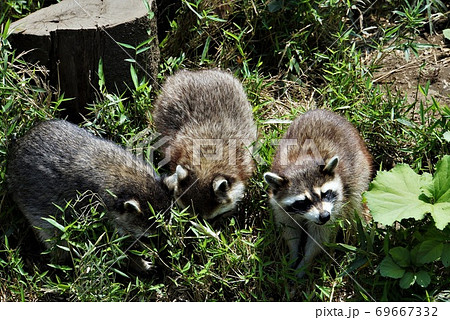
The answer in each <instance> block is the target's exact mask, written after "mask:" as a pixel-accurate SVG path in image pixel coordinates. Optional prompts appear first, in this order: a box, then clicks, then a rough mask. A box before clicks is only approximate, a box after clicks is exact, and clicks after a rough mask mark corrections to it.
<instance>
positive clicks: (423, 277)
mask: <svg viewBox="0 0 450 320" xmlns="http://www.w3.org/2000/svg"><path fill="white" fill-rule="evenodd" d="M416 282H417V284H418V285H419V286H421V287H423V288H425V287H428V285H429V284H430V282H431V278H430V274H429V273H428V272H427V271H425V270H420V271H419V272H417V273H416Z"/></svg>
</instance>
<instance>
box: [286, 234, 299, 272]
mask: <svg viewBox="0 0 450 320" xmlns="http://www.w3.org/2000/svg"><path fill="white" fill-rule="evenodd" d="M283 238H284V239H285V240H286V244H287V246H288V248H289V259H290V262H291V266H292V267H294V266H295V263H296V262H297V261H298V251H299V245H300V238H301V230H299V229H296V228H293V227H291V226H285V227H284V230H283Z"/></svg>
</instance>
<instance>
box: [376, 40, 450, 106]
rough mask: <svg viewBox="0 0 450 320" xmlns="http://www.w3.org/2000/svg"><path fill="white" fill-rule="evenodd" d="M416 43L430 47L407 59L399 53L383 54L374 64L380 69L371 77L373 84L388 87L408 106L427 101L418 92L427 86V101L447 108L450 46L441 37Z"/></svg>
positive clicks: (387, 52) (388, 52) (449, 78)
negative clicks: (402, 98) (405, 100)
mask: <svg viewBox="0 0 450 320" xmlns="http://www.w3.org/2000/svg"><path fill="white" fill-rule="evenodd" d="M417 42H418V43H422V44H429V45H431V46H432V47H430V48H426V49H424V50H420V51H419V52H418V56H415V55H414V54H411V55H410V57H409V59H407V58H406V56H405V53H404V52H403V51H401V50H391V51H386V52H385V53H384V55H383V57H382V58H381V59H380V60H379V61H378V62H377V64H379V65H380V66H381V68H380V69H379V70H378V71H377V72H376V73H375V74H374V83H376V84H380V85H384V84H386V85H389V86H390V87H391V88H394V89H395V90H396V91H397V92H398V93H400V94H401V95H403V96H406V97H407V102H408V103H414V102H415V101H416V100H418V101H420V100H426V98H425V97H424V96H423V94H421V93H420V91H418V85H419V84H420V85H421V86H422V87H424V86H425V85H426V83H427V81H429V82H430V86H429V90H428V100H431V98H430V97H431V96H432V97H434V98H435V99H436V101H437V102H438V103H439V104H440V105H450V44H449V42H448V41H446V40H445V39H444V37H443V35H442V32H440V34H438V35H433V36H424V37H421V38H418V39H417Z"/></svg>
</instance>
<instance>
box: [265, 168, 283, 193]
mask: <svg viewBox="0 0 450 320" xmlns="http://www.w3.org/2000/svg"><path fill="white" fill-rule="evenodd" d="M264 180H265V181H266V183H267V184H268V185H269V187H270V188H271V189H273V190H277V189H279V188H280V187H282V186H283V185H284V184H285V183H286V179H285V178H283V177H280V176H279V175H277V174H276V173H273V172H266V173H264Z"/></svg>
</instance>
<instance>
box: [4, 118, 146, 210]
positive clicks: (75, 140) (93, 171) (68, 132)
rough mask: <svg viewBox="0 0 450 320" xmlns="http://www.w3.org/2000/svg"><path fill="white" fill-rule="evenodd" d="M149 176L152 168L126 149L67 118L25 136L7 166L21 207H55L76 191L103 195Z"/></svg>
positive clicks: (10, 187)
mask: <svg viewBox="0 0 450 320" xmlns="http://www.w3.org/2000/svg"><path fill="white" fill-rule="evenodd" d="M149 179H150V180H151V179H153V175H152V174H151V172H150V171H149V169H148V168H147V166H145V165H144V164H142V163H140V162H139V161H137V159H134V157H133V156H132V155H131V154H130V153H128V152H126V151H125V150H123V148H121V147H119V146H117V145H115V144H114V143H112V142H110V141H106V140H103V139H100V138H97V137H95V136H93V135H92V134H90V133H88V132H87V131H86V130H84V129H81V128H78V127H77V126H75V125H73V124H71V123H68V122H66V121H63V120H52V121H47V122H42V123H40V124H38V125H37V126H36V127H34V128H33V129H31V130H30V131H29V132H28V133H27V134H26V135H25V136H24V137H22V138H21V139H19V140H18V141H17V142H16V144H15V145H14V146H13V148H12V150H11V153H10V155H9V159H8V168H7V181H8V190H9V192H10V193H11V194H12V196H13V198H14V199H15V200H16V202H18V204H19V206H21V204H22V205H27V206H29V207H34V208H38V207H40V206H42V205H43V204H48V205H49V206H50V207H52V204H51V203H52V202H59V201H60V200H62V199H69V198H71V197H74V196H75V195H76V194H75V191H80V192H84V191H87V190H90V191H92V192H94V193H102V192H103V191H105V190H106V189H112V190H114V189H116V188H117V186H118V185H119V184H120V185H126V184H127V182H129V181H130V182H131V183H132V184H135V185H139V182H138V181H139V180H141V182H147V181H146V180H149ZM119 182H120V183H119ZM150 182H152V181H150ZM100 195H101V196H103V194H100Z"/></svg>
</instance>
